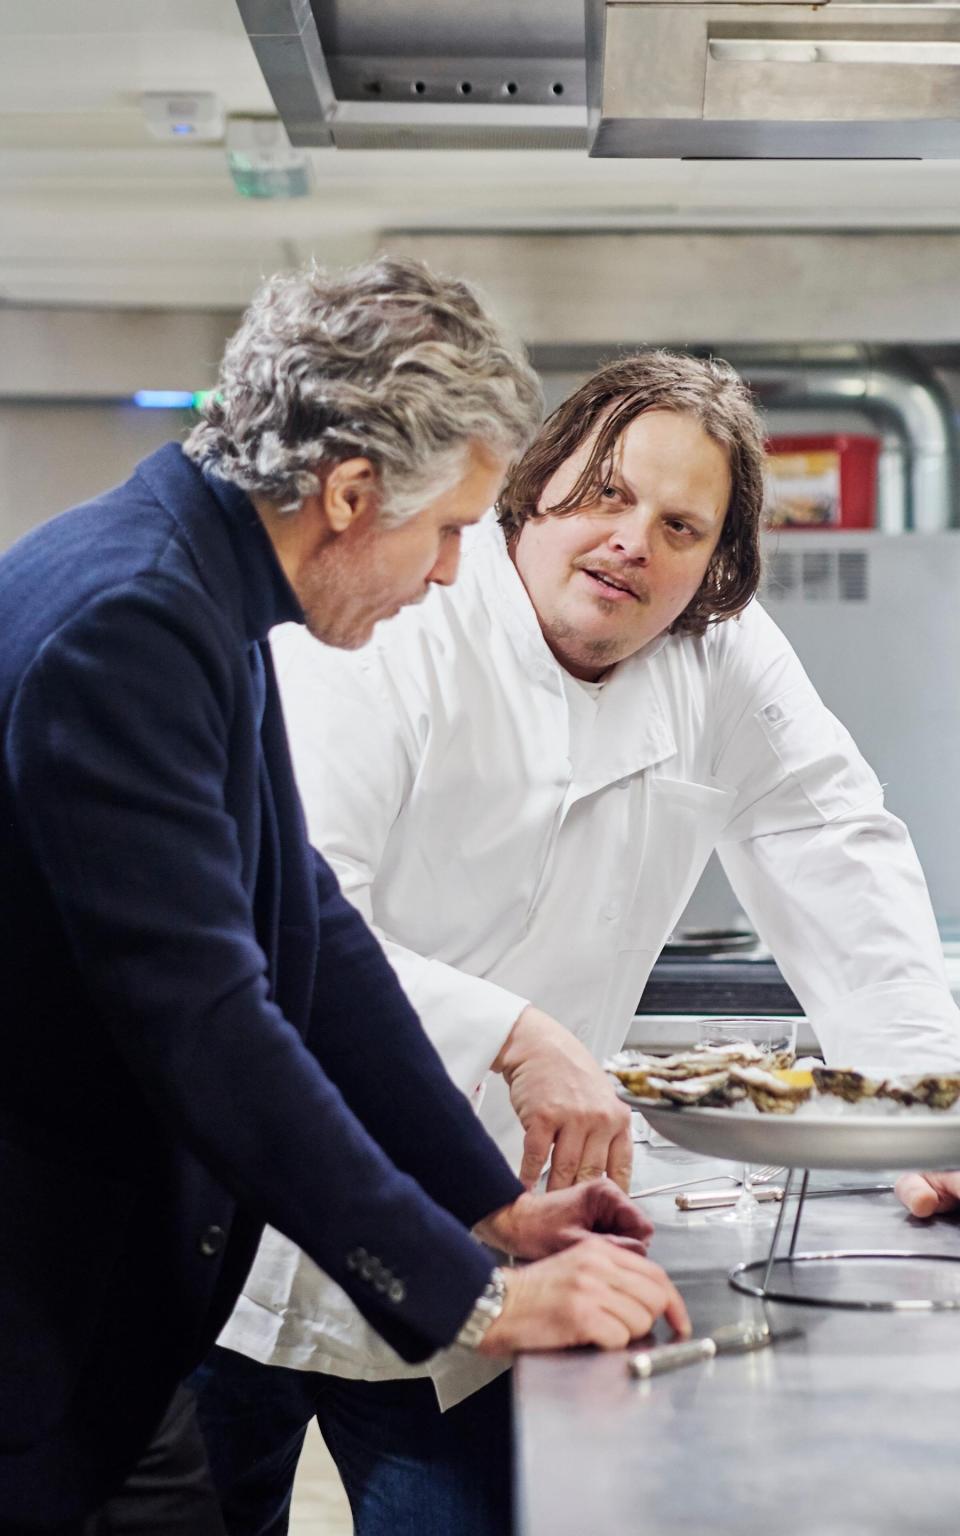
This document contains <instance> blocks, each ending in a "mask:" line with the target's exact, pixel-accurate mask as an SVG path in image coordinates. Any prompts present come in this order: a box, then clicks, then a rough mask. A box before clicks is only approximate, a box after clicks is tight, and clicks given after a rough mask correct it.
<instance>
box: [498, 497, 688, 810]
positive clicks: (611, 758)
mask: <svg viewBox="0 0 960 1536" xmlns="http://www.w3.org/2000/svg"><path fill="white" fill-rule="evenodd" d="M477 540H478V543H479V544H480V546H481V548H483V549H484V550H485V551H486V552H487V554H488V557H489V565H490V567H491V568H492V577H493V581H494V583H495V585H496V590H497V593H498V595H499V598H500V602H499V604H498V607H499V610H500V617H501V619H502V621H503V623H504V626H505V628H506V630H507V633H508V634H509V636H510V639H511V641H512V643H513V646H514V649H515V651H516V653H517V656H518V659H519V661H520V662H521V665H522V666H523V668H524V670H525V671H526V672H527V673H528V675H529V676H530V677H531V678H532V680H533V681H534V682H537V683H539V684H540V685H541V686H543V687H546V688H548V689H549V691H550V692H551V693H555V694H556V695H557V696H558V697H559V699H560V700H562V702H563V706H564V709H566V706H567V700H566V693H565V691H564V686H563V675H562V668H561V666H560V663H559V662H558V661H557V658H556V657H555V656H554V654H553V652H552V651H551V649H550V647H549V646H548V644H547V642H546V640H545V639H544V636H543V631H542V629H541V628H540V621H539V619H538V618H537V615H536V611H535V609H534V606H533V604H532V603H531V601H530V597H529V594H528V592H527V589H526V587H525V586H524V584H523V582H522V580H521V579H520V573H519V572H518V570H517V568H516V566H515V565H514V563H513V561H512V560H511V558H510V554H509V551H508V549H507V544H506V539H505V538H504V535H503V530H502V529H501V527H500V525H499V523H498V522H497V519H496V516H495V514H494V513H492V512H491V513H488V514H487V516H486V517H485V518H484V519H483V521H482V523H481V524H480V526H479V528H478V530H477ZM669 639H670V636H669V635H657V636H656V638H655V639H653V640H651V641H650V642H649V643H648V644H647V645H645V646H644V647H643V648H642V650H639V651H637V652H635V653H634V655H633V656H628V657H627V659H626V660H625V661H621V662H618V663H617V665H616V666H615V667H613V668H612V669H611V671H610V673H609V674H608V676H607V678H606V681H605V684H604V687H603V688H602V689H601V691H600V694H599V695H598V697H597V698H596V699H595V700H594V701H592V702H593V707H594V708H595V710H596V719H595V722H594V727H593V730H592V731H591V732H590V733H589V739H588V741H587V742H586V743H585V744H584V745H583V746H582V747H581V749H580V751H578V753H577V756H578V758H579V759H580V760H579V761H578V762H575V763H574V764H573V770H574V783H575V794H574V798H578V797H579V796H581V795H585V794H592V793H593V792H594V791H595V790H597V789H601V788H602V787H603V786H604V785H606V784H612V783H614V782H616V781H617V780H619V779H625V778H629V777H630V776H631V775H632V774H635V773H640V772H641V771H642V770H643V769H644V768H649V767H651V766H652V765H653V764H654V763H659V762H664V761H665V760H666V759H667V758H670V757H673V756H674V754H675V753H676V750H677V743H676V739H675V737H674V734H673V729H672V726H671V723H670V715H669V712H668V710H667V708H666V703H665V700H664V698H663V695H662V691H661V688H660V685H659V681H658V677H657V673H658V671H659V669H658V668H656V667H652V666H651V665H650V663H651V661H652V660H653V659H654V657H656V656H657V655H658V654H659V653H660V651H661V650H663V648H664V646H665V645H667V644H668V642H669ZM568 731H569V720H568Z"/></svg>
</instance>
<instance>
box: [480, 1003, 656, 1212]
mask: <svg viewBox="0 0 960 1536" xmlns="http://www.w3.org/2000/svg"><path fill="white" fill-rule="evenodd" d="M493 1071H494V1072H502V1073H503V1077H504V1081H505V1082H506V1084H507V1086H508V1087H509V1089H510V1102H511V1103H512V1105H513V1108H514V1110H515V1111H516V1114H517V1117H518V1119H519V1121H520V1124H521V1125H522V1126H523V1129H524V1131H525V1132H526V1135H525V1138H524V1143H523V1162H522V1163H521V1165H520V1177H521V1179H522V1180H523V1182H524V1184H526V1185H527V1186H528V1188H529V1187H530V1186H532V1185H534V1184H535V1183H536V1182H537V1179H538V1178H539V1177H540V1174H541V1172H542V1171H543V1168H544V1165H545V1163H546V1161H547V1159H548V1157H549V1156H550V1152H551V1148H552V1149H553V1161H552V1164H551V1168H550V1180H549V1183H548V1185H547V1188H548V1189H567V1188H568V1187H569V1186H570V1185H571V1184H575V1183H576V1182H577V1181H578V1180H580V1179H596V1178H598V1177H599V1176H600V1174H602V1173H606V1174H608V1175H609V1176H610V1178H611V1179H613V1181H614V1182H615V1183H616V1184H619V1185H620V1188H621V1189H624V1190H626V1189H629V1187H630V1172H631V1168H632V1166H633V1143H632V1140H631V1137H630V1111H629V1109H628V1108H627V1106H626V1105H625V1104H621V1102H620V1100H619V1099H618V1098H617V1095H616V1093H615V1091H614V1087H613V1084H612V1082H611V1081H610V1078H609V1077H608V1076H607V1074H606V1073H605V1072H604V1071H603V1070H602V1069H601V1068H600V1067H598V1066H597V1063H596V1062H595V1061H594V1059H593V1057H592V1056H591V1055H590V1052H589V1051H588V1050H587V1049H586V1047H585V1046H582V1045H581V1044H580V1042H579V1040H577V1039H575V1037H574V1036H573V1035H572V1034H571V1033H570V1031H569V1030H568V1029H564V1027H563V1025H562V1024H558V1023H557V1021H556V1019H552V1018H551V1017H550V1015H549V1014H548V1013H543V1012H542V1011H541V1010H540V1009H539V1008H534V1007H533V1006H532V1005H530V1006H528V1007H526V1008H524V1010H523V1012H522V1013H521V1015H520V1017H519V1018H518V1020H517V1022H516V1024H515V1025H514V1026H513V1029H512V1030H511V1031H510V1034H509V1035H508V1037H507V1040H506V1042H505V1044H504V1046H503V1049H502V1050H501V1051H500V1054H499V1056H498V1057H497V1059H496V1061H495V1062H494V1063H493Z"/></svg>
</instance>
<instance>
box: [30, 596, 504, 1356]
mask: <svg viewBox="0 0 960 1536" xmlns="http://www.w3.org/2000/svg"><path fill="white" fill-rule="evenodd" d="M196 606H197V605H196V601H195V600H193V599H192V600H191V602H190V603H189V604H188V603H186V602H185V601H184V599H183V598H182V596H181V595H180V593H179V590H178V587H177V584H176V583H175V582H173V581H170V580H167V581H165V580H164V578H163V577H162V576H161V575H160V574H158V573H153V574H151V576H150V578H149V580H147V579H146V578H144V579H142V580H140V581H139V582H135V583H133V584H129V585H126V586H125V587H124V588H122V589H120V590H117V591H114V592H112V593H108V594H105V595H103V596H101V597H100V598H99V599H98V600H97V601H96V602H95V603H94V604H92V605H91V606H90V607H88V608H87V609H85V610H84V611H83V612H82V613H81V614H79V615H78V616H76V617H75V618H74V619H73V620H72V621H71V622H70V623H69V625H67V626H66V627H65V628H63V629H61V630H60V631H59V632H57V633H56V634H55V635H54V636H52V637H51V638H50V639H49V640H48V641H47V643H46V644H45V646H44V647H43V648H42V650H41V651H40V653H39V654H38V656H37V658H36V660H35V662H34V664H33V665H32V667H31V668H30V669H29V670H28V672H27V673H26V674H25V676H24V678H23V679H22V681H21V685H20V687H19V689H18V692H17V695H16V698H15V700H14V704H13V709H12V716H11V721H10V729H9V732H8V737H7V743H8V745H7V750H8V755H9V769H10V774H11V782H12V785H13V795H14V814H15V816H16V817H17V818H18V820H19V822H20V823H21V827H22V832H23V835H24V837H25V838H26V840H27V842H28V844H29V846H30V847H31V849H32V852H33V855H34V858H35V860H36V864H37V867H38V869H39V871H40V873H41V876H42V877H43V878H44V880H45V882H46V884H47V886H48V889H49V891H50V893H51V897H52V899H53V900H54V902H55V903H56V906H57V908H58V911H59V914H60V918H61V921H62V924H63V930H64V936H65V940H66V942H67V944H68V945H69V947H70V950H71V951H72V954H73V957H74V961H75V964H76V966H77V967H78V970H79V973H80V975H81V978H82V981H83V984H84V986H85V988H86V989H87V991H88V994H89V997H90V998H91V999H92V1001H93V1004H94V1007H95V1009H96V1011H97V1013H98V1015H99V1017H100V1018H101V1019H102V1021H103V1024H104V1026H105V1028H107V1029H108V1030H109V1032H110V1034H111V1036H112V1038H113V1040H114V1042H115V1046H116V1049H117V1050H118V1051H119V1052H120V1053H121V1055H122V1057H123V1059H124V1061H125V1063H126V1064H127V1067H128V1069H129V1071H130V1073H131V1075H132V1076H133V1078H134V1079H135V1081H136V1083H137V1085H138V1087H139V1089H140V1091H141V1092H142V1093H143V1095H144V1098H145V1099H146V1100H147V1101H148V1104H149V1106H150V1108H151V1109H152V1111H153V1113H154V1114H155V1115H156V1117H157V1119H158V1121H159V1122H161V1124H162V1125H163V1126H165V1127H166V1130H167V1132H168V1133H169V1134H171V1135H173V1136H175V1137H176V1138H179V1139H180V1140H181V1141H182V1142H183V1143H184V1144H185V1145H186V1146H187V1147H188V1148H189V1149H190V1150H192V1151H193V1152H194V1153H195V1154H196V1155H197V1156H198V1157H199V1158H200V1159H201V1160H202V1161H203V1162H204V1163H205V1164H206V1165H207V1167H208V1168H209V1169H210V1170H211V1171H212V1173H213V1174H214V1176H215V1177H216V1178H217V1179H218V1180H219V1181H220V1182H221V1183H222V1184H223V1185H224V1186H225V1187H226V1188H227V1189H228V1190H229V1191H231V1192H232V1193H233V1194H234V1195H235V1196H236V1198H237V1199H239V1200H241V1201H242V1202H244V1203H245V1204H246V1205H247V1206H248V1208H251V1209H252V1210H254V1211H255V1212H256V1213H257V1214H258V1215H259V1216H261V1217H262V1218H263V1219H264V1220H267V1221H269V1222H271V1223H272V1224H273V1225H274V1226H276V1227H278V1228H279V1229H280V1230H281V1231H282V1232H284V1233H286V1234H287V1235H288V1236H289V1237H290V1238H292V1239H293V1240H294V1241H295V1242H296V1243H298V1244H299V1246H301V1247H302V1248H303V1249H304V1250H305V1251H306V1252H307V1253H308V1254H309V1255H310V1256H311V1258H313V1259H314V1260H315V1261H316V1262H317V1263H318V1264H320V1265H321V1266H322V1267H323V1268H324V1269H325V1270H327V1272H328V1273H329V1274H330V1275H331V1276H332V1277H333V1278H334V1279H335V1280H336V1281H337V1283H338V1284H339V1285H341V1286H342V1287H343V1289H344V1290H345V1291H346V1292H347V1294H348V1295H349V1296H350V1297H351V1299H352V1300H353V1301H355V1302H356V1304H357V1305H358V1307H359V1308H360V1310H361V1311H362V1312H363V1313H364V1315H365V1316H366V1317H367V1318H368V1319H369V1321H370V1322H371V1324H372V1325H373V1326H374V1327H375V1328H377V1330H378V1331H379V1332H380V1333H381V1334H382V1335H383V1336H384V1337H385V1338H386V1339H387V1340H388V1341H389V1342H390V1343H391V1344H392V1345H393V1346H394V1347H395V1348H396V1349H397V1350H398V1351H399V1352H400V1353H401V1354H402V1355H404V1357H405V1358H407V1359H419V1358H423V1357H424V1356H425V1355H427V1354H429V1353H432V1352H433V1350H434V1349H436V1348H437V1347H440V1346H442V1345H445V1344H447V1343H449V1342H450V1340H451V1339H452V1338H453V1337H454V1336H455V1334H456V1331H457V1329H458V1327H459V1326H460V1324H461V1323H462V1321H463V1319H464V1317H465V1316H466V1315H467V1313H468V1312H469V1310H470V1308H471V1306H472V1304H473V1302H474V1300H475V1298H476V1296H477V1295H478V1294H479V1292H480V1291H481V1290H482V1288H483V1286H484V1284H485V1282H486V1279H487V1277H488V1275H489V1271H490V1267H491V1260H490V1258H489V1256H488V1255H487V1254H486V1253H485V1252H484V1250H483V1249H482V1248H481V1247H480V1245H479V1244H477V1243H475V1242H474V1241H473V1239H472V1238H471V1237H470V1236H469V1234H468V1233H467V1232H465V1231H464V1229H463V1227H462V1226H461V1225H460V1224H459V1223H458V1221H457V1220H456V1219H455V1218H454V1216H452V1215H451V1214H449V1213H448V1212H447V1211H446V1210H443V1209H442V1208H441V1207H440V1206H438V1205H437V1204H436V1203H435V1202H434V1201H432V1200H431V1199H430V1198H429V1197H428V1196H427V1195H426V1194H425V1193H424V1191H423V1190H422V1189H421V1188H420V1187H419V1185H418V1183H417V1182H416V1181H415V1180H414V1179H413V1178H412V1177H411V1176H410V1175H409V1174H408V1173H402V1172H400V1171H399V1170H398V1169H397V1168H396V1167H395V1166H394V1164H393V1163H391V1162H390V1160H389V1159H388V1158H387V1157H386V1156H385V1155H384V1154H383V1152H382V1151H381V1150H380V1148H379V1146H378V1145H377V1143H376V1142H375V1141H374V1139H373V1137H372V1136H371V1134H370V1131H369V1130H368V1129H366V1128H365V1127H364V1125H363V1124H362V1123H361V1118H360V1117H362V1118H363V1120H365V1121H366V1122H367V1124H368V1125H369V1126H370V1127H372V1128H374V1129H375V1130H376V1132H377V1134H379V1133H380V1126H379V1124H378V1121H379V1119H380V1116H381V1115H382V1114H388V1115H389V1122H388V1126H385V1127H384V1133H385V1134H389V1139H390V1140H391V1141H392V1142H393V1143H394V1144H395V1145H396V1146H397V1148H398V1149H400V1148H403V1149H404V1150H405V1151H406V1152H407V1154H408V1161H410V1162H412V1163H413V1162H415V1163H417V1165H418V1167H420V1168H421V1171H424V1165H425V1160H424V1158H423V1157H422V1156H421V1157H420V1159H419V1160H418V1159H417V1158H416V1157H415V1156H414V1154H413V1152H412V1148H413V1146H414V1143H415V1141H416V1138H417V1136H418V1134H421V1133H422V1130H423V1127H424V1124H425V1121H424V1103H425V1099H426V1096H427V1095H431V1115H432V1113H433V1111H434V1110H435V1108H436V1105H435V1100H434V1099H433V1098H432V1095H433V1094H434V1093H435V1092H436V1083H437V1078H438V1075H442V1068H441V1067H440V1065H439V1062H436V1061H435V1058H434V1053H433V1052H432V1050H431V1048H430V1047H429V1045H428V1044H427V1042H426V1041H425V1040H417V1039H415V1021H414V1020H413V1019H412V1017H408V1018H406V1020H405V1027H404V1028H403V1029H402V1030H399V1031H397V1038H398V1039H400V1038H402V1040H403V1044H404V1048H405V1049H406V1050H407V1051H408V1052H409V1076H410V1078H411V1080H412V1081H413V1084H414V1091H412V1092H411V1093H410V1094H409V1095H408V1094H407V1093H406V1092H405V1087H404V1084H405V1080H406V1078H404V1081H402V1082H399V1083H397V1084H396V1090H395V1091H394V1092H392V1093H391V1094H389V1095H386V1096H385V1095H384V1094H383V1093H382V1092H372V1091H371V1082H372V1078H371V1076H369V1075H368V1076H367V1077H366V1078H365V1079H362V1078H361V1077H360V1075H358V1074H356V1073H354V1074H353V1075H352V1076H351V1077H350V1080H349V1084H348V1086H349V1091H350V1095H351V1100H352V1104H353V1108H352V1109H351V1108H350V1107H348V1105H347V1104H346V1103H345V1102H344V1099H343V1097H342V1095H341V1093H340V1092H339V1090H338V1088H337V1087H336V1086H335V1085H334V1084H333V1083H332V1082H331V1081H330V1079H329V1077H328V1076H327V1075H326V1074H325V1072H324V1071H323V1070H322V1068H321V1066H320V1064H319V1063H318V1061H317V1059H316V1058H315V1056H314V1055H313V1054H312V1053H311V1051H310V1049H308V1047H307V1046H306V1045H305V1044H304V1042H303V1041H302V1040H301V1039H300V1036H299V1035H298V1033H297V1031H296V1030H295V1029H294V1028H293V1027H292V1025H290V1024H289V1023H288V1022H287V1021H286V1020H285V1019H284V1018H283V1016H282V1014H281V1013H280V1011H279V1010H278V1009H277V1007H276V1006H275V1004H274V1003H273V1002H272V1001H271V998H270V992H269V986H268V979H267V976H266V971H265V958H264V955H263V953H262V951H261V950H260V948H259V946H258V944H257V942H256V938H255V933H254V925H253V916H252V912H251V908H250V902H249V898H248V895H247V891H246V888H245V885H244V881H243V877H242V876H243V870H242V849H241V842H240V837H239V831H238V824H237V820H236V817H235V816H234V815H232V814H231V811H230V809H229V807H228V805H227V802H226V792H225V786H226V785H227V784H228V781H229V775H230V769H231V764H230V757H229V751H228V721H229V720H230V719H231V716H232V715H233V712H234V711H235V710H236V709H238V708H239V707H241V703H242V707H243V708H244V709H247V710H249V708H250V704H249V699H248V698H246V697H245V698H244V699H243V700H242V701H238V695H239V688H240V679H239V677H238V675H237V674H236V672H235V671H234V663H235V659H232V651H231V644H230V643H228V642H229V641H230V639H231V637H230V636H229V635H227V634H226V633H225V631H224V628H223V625H224V621H223V619H222V617H221V615H220V614H219V612H218V610H217V609H216V608H215V607H214V605H213V604H210V605H209V611H208V612H204V613H201V614H200V615H199V616H198V614H197V612H196ZM235 644H236V642H235V640H232V647H233V649H234V650H235ZM324 901H325V908H326V910H325V917H326V918H327V919H328V920H329V921H330V922H331V923H332V925H333V929H332V937H331V939H330V943H329V946H328V948H327V951H326V954H325V963H326V965H327V968H328V969H327V975H328V982H327V983H326V984H325V985H324V987H323V990H322V999H321V1000H322V1004H323V1006H324V1009H325V1013H326V1020H325V1024H326V1027H325V1029H324V1031H323V1035H324V1038H325V1039H327V1040H328V1041H329V1040H330V1039H331V1038H333V1037H335V1036H336V1034H337V1033H338V1030H339V1029H340V1027H341V1026H340V1019H339V1017H338V1008H339V1005H340V1003H341V1001H342V999H343V997H344V996H345V991H344V989H343V988H340V987H337V986H334V985H333V982H332V975H333V970H334V968H335V967H336V965H337V963H338V957H339V951H340V948H341V945H340V942H339V938H338V936H337V934H336V932H333V930H336V928H337V919H338V913H340V912H341V905H342V907H343V909H344V910H346V911H347V912H348V913H349V916H350V925H348V929H347V933H346V939H345V941H344V942H346V941H347V940H349V943H350V944H352V945H354V946H356V945H357V938H356V934H355V932H354V933H353V937H352V938H351V937H350V934H351V932H352V922H353V917H354V914H352V912H350V909H349V908H346V904H345V903H343V902H342V898H340V897H339V896H337V895H336V893H335V892H334V891H332V890H329V889H327V890H326V891H325V893H324ZM341 921H342V918H341ZM357 921H359V919H357ZM370 942H371V943H373V942H374V941H372V940H371V941H370ZM348 947H349V946H348ZM360 947H361V948H362V946H360ZM360 970H363V971H364V972H365V981H364V982H363V984H362V985H361V982H360V978H359V971H360ZM351 980H352V982H353V984H354V985H353V986H352V987H351V988H350V989H348V990H349V993H350V1001H351V1007H352V1008H354V1009H360V1008H362V1009H364V1010H365V1013H366V1018H367V1023H366V1030H367V1034H366V1036H365V1038H366V1039H367V1040H368V1041H369V1042H370V1047H371V1050H372V1051H373V1049H374V1045H375V1043H376V1040H377V1038H378V1033H377V1025H376V1020H377V1017H378V1012H379V1011H380V1010H382V1011H383V1013H384V1015H385V1016H386V1018H387V1019H388V1021H389V1023H390V1028H391V1030H396V1027H397V1026H396V1017H394V1016H397V1017H399V1016H400V1015H404V1014H405V1010H406V1009H407V1005H406V1004H405V1002H404V1000H403V999H402V997H401V996H400V993H399V988H398V987H397V985H396V983H395V980H394V978H393V977H392V975H391V974H390V973H389V971H388V970H387V968H386V967H385V966H384V968H383V969H382V970H381V969H379V968H377V969H373V968H371V967H370V966H369V965H368V964H367V963H366V961H365V960H364V959H363V958H362V957H361V960H360V962H359V966H358V970H357V971H355V972H354V973H353V975H352V977H351ZM381 989H382V990H381ZM351 1022H352V1019H351ZM374 1054H375V1052H374ZM332 1059H333V1058H332V1056H331V1060H332ZM407 1070H408V1068H407V1065H406V1063H401V1062H398V1063H397V1072H398V1073H399V1072H401V1071H402V1072H404V1073H405V1074H406V1073H407ZM446 1091H447V1096H448V1098H450V1099H451V1100H452V1097H453V1090H451V1089H450V1087H449V1085H447V1088H446ZM458 1097H459V1096H458ZM387 1099H389V1107H387V1104H386V1100H387ZM461 1105H462V1109H461V1108H460V1106H461ZM442 1118H443V1134H444V1136H445V1137H446V1139H447V1145H446V1146H445V1149H444V1151H445V1155H451V1154H452V1153H453V1152H454V1150H456V1153H457V1156H458V1157H459V1156H460V1155H461V1150H462V1154H463V1161H464V1162H465V1163H466V1164H467V1165H468V1166H469V1164H470V1161H471V1158H473V1159H474V1161H476V1160H477V1159H476V1156H475V1154H476V1151H477V1146H478V1143H477V1141H476V1137H477V1135H478V1128H477V1127H476V1126H475V1122H474V1118H473V1116H472V1114H471V1113H470V1110H469V1107H468V1105H467V1104H466V1101H465V1100H463V1099H462V1097H461V1098H460V1104H459V1105H457V1106H456V1108H453V1107H451V1106H450V1105H448V1106H447V1110H446V1112H445V1115H444V1116H442ZM414 1122H415V1123H414ZM426 1123H428V1124H429V1123H431V1121H428V1122H426ZM480 1165H481V1167H482V1171H483V1173H482V1178H481V1179H480V1180H479V1181H478V1182H479V1184H480V1185H481V1186H482V1195H483V1199H482V1200H481V1201H480V1203H481V1204H482V1203H483V1200H488V1201H489V1202H490V1205H489V1209H493V1208H495V1207H496V1206H498V1205H501V1204H504V1203H506V1202H507V1201H509V1200H512V1199H513V1198H514V1197H515V1195H516V1194H517V1193H518V1192H519V1185H518V1183H517V1181H516V1180H515V1179H514V1177H513V1175H512V1174H511V1173H510V1171H509V1169H508V1167H507V1165H506V1163H505V1162H503V1161H502V1159H500V1158H499V1154H498V1153H496V1151H495V1149H493V1148H492V1147H491V1148H490V1152H489V1153H488V1154H487V1155H486V1156H485V1157H483V1158H482V1159H480ZM461 1166H462V1165H461ZM435 1187H439V1184H435ZM451 1198H452V1199H453V1198H454V1196H453V1192H452V1186H451ZM457 1203H458V1205H459V1208H460V1209H461V1210H464V1211H466V1210H467V1209H468V1207H469V1205H470V1202H469V1200H466V1201H465V1200H464V1199H463V1198H462V1195H461V1196H460V1197H458V1198H457ZM477 1214H478V1215H479V1214H481V1212H480V1211H478V1212H477ZM467 1219H469V1216H468V1217H467Z"/></svg>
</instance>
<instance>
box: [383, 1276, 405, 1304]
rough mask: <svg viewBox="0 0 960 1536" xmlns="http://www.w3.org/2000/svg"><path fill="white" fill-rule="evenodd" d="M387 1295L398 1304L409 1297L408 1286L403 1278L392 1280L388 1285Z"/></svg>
mask: <svg viewBox="0 0 960 1536" xmlns="http://www.w3.org/2000/svg"><path fill="white" fill-rule="evenodd" d="M387 1297H388V1299H389V1300H390V1301H392V1302H393V1303H394V1304H395V1305H396V1306H399V1305H400V1303H401V1301H406V1299H407V1288H406V1286H405V1285H404V1283H403V1281H402V1280H391V1281H390V1284H389V1286H388V1287H387Z"/></svg>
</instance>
